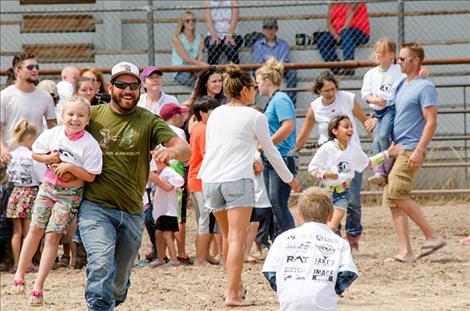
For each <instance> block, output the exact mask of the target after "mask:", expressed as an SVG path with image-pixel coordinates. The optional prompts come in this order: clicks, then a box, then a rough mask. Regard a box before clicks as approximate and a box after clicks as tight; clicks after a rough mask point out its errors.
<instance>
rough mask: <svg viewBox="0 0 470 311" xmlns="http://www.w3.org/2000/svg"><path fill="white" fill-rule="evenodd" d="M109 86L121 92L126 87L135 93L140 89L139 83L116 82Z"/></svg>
mask: <svg viewBox="0 0 470 311" xmlns="http://www.w3.org/2000/svg"><path fill="white" fill-rule="evenodd" d="M111 84H112V85H114V86H115V87H117V88H118V89H121V90H125V89H126V88H127V87H129V88H130V89H131V90H133V91H135V90H137V89H139V88H140V82H131V83H127V82H124V81H120V80H116V81H114V82H112V83H111Z"/></svg>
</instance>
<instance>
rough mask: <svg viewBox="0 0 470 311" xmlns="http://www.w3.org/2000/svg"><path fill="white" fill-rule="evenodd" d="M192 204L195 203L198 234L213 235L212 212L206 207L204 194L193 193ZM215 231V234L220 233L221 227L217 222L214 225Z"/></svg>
mask: <svg viewBox="0 0 470 311" xmlns="http://www.w3.org/2000/svg"><path fill="white" fill-rule="evenodd" d="M191 202H192V203H193V207H194V210H195V212H196V222H197V233H198V234H208V233H211V230H210V229H211V227H210V218H211V211H210V210H209V209H208V208H207V207H206V206H205V200H204V194H203V193H202V192H191ZM212 217H213V216H212ZM213 231H214V232H215V233H220V229H219V225H218V224H217V222H216V223H215V225H214V228H213Z"/></svg>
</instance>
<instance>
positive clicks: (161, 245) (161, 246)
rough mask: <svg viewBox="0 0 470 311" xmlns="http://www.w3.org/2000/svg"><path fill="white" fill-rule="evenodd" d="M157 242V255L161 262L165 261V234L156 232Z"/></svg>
mask: <svg viewBox="0 0 470 311" xmlns="http://www.w3.org/2000/svg"><path fill="white" fill-rule="evenodd" d="M155 242H156V244H157V255H158V260H160V262H163V261H164V258H165V240H164V239H163V232H162V231H160V230H155Z"/></svg>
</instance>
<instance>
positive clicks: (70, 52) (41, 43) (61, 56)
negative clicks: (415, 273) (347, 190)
mask: <svg viewBox="0 0 470 311" xmlns="http://www.w3.org/2000/svg"><path fill="white" fill-rule="evenodd" d="M211 2H212V6H214V7H213V8H212V9H211V10H209V12H206V10H207V7H206V6H205V3H204V1H202V0H194V1H180V0H178V1H169V0H168V1H166V0H159V1H145V0H136V1H131V2H129V1H128V2H126V1H105V0H68V1H67V0H63V1H58V0H57V1H56V0H54V1H41V0H20V1H1V2H0V6H1V13H0V17H1V19H0V27H1V29H0V30H1V31H0V42H1V49H0V69H1V73H2V74H1V76H0V83H1V84H2V85H4V84H5V81H6V75H5V72H6V70H7V69H8V68H9V67H10V66H11V61H12V58H13V55H14V54H16V53H18V52H20V51H22V50H30V51H33V52H34V53H35V54H36V55H37V58H38V61H39V62H40V64H41V70H47V71H43V72H42V73H41V77H42V78H52V79H54V80H57V81H58V80H59V79H60V70H61V69H62V68H63V67H64V66H66V65H72V66H76V67H78V68H81V67H85V66H95V67H98V68H101V69H102V70H103V71H104V73H105V77H109V68H111V67H112V66H113V65H114V64H116V63H117V62H120V61H124V60H125V61H130V62H133V63H135V64H136V65H137V66H139V67H141V68H142V67H145V66H148V65H157V66H162V67H163V69H164V71H165V73H164V90H165V92H167V93H170V94H174V95H176V96H177V97H178V99H179V100H180V101H184V100H185V99H186V98H187V97H188V96H189V94H190V92H191V87H190V86H187V84H191V80H190V81H189V83H185V82H187V81H185V80H178V79H177V80H175V75H176V74H177V73H176V72H175V71H181V75H182V76H183V77H184V76H185V75H184V74H186V76H189V77H191V74H190V72H192V70H194V69H190V68H191V67H187V68H188V69H187V71H186V69H185V66H187V65H189V64H191V62H189V61H187V60H188V59H187V58H186V57H181V56H180V58H178V57H177V56H175V52H174V51H173V48H174V47H175V43H174V42H175V38H174V37H175V35H179V36H180V37H179V38H180V41H181V40H183V41H184V39H182V37H181V35H180V30H181V28H182V26H185V27H186V25H188V27H192V28H194V33H195V34H196V36H195V37H196V38H200V40H201V42H198V43H197V44H194V42H191V41H188V42H182V43H183V44H182V46H183V47H185V46H186V48H187V49H186V55H187V56H192V57H191V58H192V59H194V60H196V61H198V62H196V63H193V64H205V63H218V64H225V63H227V62H229V61H232V62H238V63H240V64H254V63H261V62H263V61H264V60H265V59H266V58H267V57H268V56H270V55H271V54H274V55H273V56H275V57H277V58H284V57H287V58H288V61H289V62H290V63H292V64H305V63H314V64H322V63H323V61H324V60H328V61H343V60H352V59H354V60H356V61H369V60H371V54H372V48H373V45H374V43H375V42H376V41H377V40H379V39H380V38H383V37H391V38H392V39H394V40H395V41H396V42H397V43H398V44H399V43H400V42H405V41H418V42H420V43H422V44H423V45H424V48H425V52H426V58H427V59H431V60H435V59H447V60H448V59H459V58H460V59H462V58H467V59H468V57H469V56H470V35H469V32H468V31H465V29H467V28H468V22H469V20H470V2H469V1H367V2H366V3H362V4H361V3H359V2H354V1H351V2H350V3H348V5H347V6H346V5H344V4H339V3H336V2H335V1H328V2H326V1H244V0H241V1H239V3H238V9H234V8H232V7H231V4H230V3H231V1H211ZM219 3H220V5H221V6H220V7H217V8H216V7H215V6H217V5H219ZM348 7H349V9H351V8H354V9H355V10H354V11H348ZM188 11H189V12H191V13H188ZM348 12H355V13H351V14H352V15H351V16H352V18H351V23H350V25H351V26H354V27H355V29H360V30H361V31H360V32H358V31H356V30H354V31H350V32H347V29H342V25H341V23H343V22H344V19H345V15H348V14H349V13H348ZM206 13H207V14H206ZM237 15H238V18H237V25H236V27H233V25H232V26H230V21H231V20H232V17H236V16H237ZM328 16H330V18H328ZM227 21H229V22H228V24H227ZM329 21H330V22H331V23H332V26H333V28H335V29H336V32H337V33H338V34H339V36H340V37H337V36H336V34H334V35H333V34H332V33H331V32H329V27H328V25H329V23H328V22H329ZM211 24H212V25H214V26H213V27H212V26H210V25H211ZM218 30H219V31H218ZM214 31H215V32H214ZM273 32H274V33H275V35H276V38H277V39H282V40H283V41H282V42H281V41H279V40H277V41H273V42H271V40H269V38H268V37H269V36H271V35H272V33H273ZM214 33H215V36H216V37H218V40H215V39H214V37H215V36H214ZM201 35H202V36H204V38H202V37H201ZM365 37H366V38H365ZM332 38H333V40H332ZM232 39H233V40H232ZM337 39H338V40H337ZM283 42H285V45H284V43H283ZM280 43H283V45H281V48H280V49H278V50H276V49H275V47H278V46H279V44H280ZM198 44H200V45H202V53H201V54H202V55H199V54H200V51H199V49H198V47H199V45H198ZM352 46H354V51H353V52H352V51H351V49H352V48H351V47H352ZM256 47H258V48H259V49H258V51H256ZM260 47H261V48H260ZM176 54H178V53H176ZM181 59H182V60H183V61H181ZM173 65H178V66H183V68H181V67H171V66H173ZM343 65H344V64H342V65H341V64H339V65H337V68H333V69H332V70H334V71H335V72H336V73H337V74H339V75H340V77H341V80H342V81H341V86H342V87H343V88H346V89H350V90H352V91H353V92H354V93H355V94H356V95H357V96H360V93H359V89H360V86H361V84H362V78H363V76H364V74H365V72H366V71H367V70H368V69H369V68H367V67H361V66H359V67H358V68H355V69H354V70H351V69H348V68H349V67H346V66H343ZM318 67H319V66H315V65H312V66H307V67H302V68H297V69H291V70H287V71H286V74H285V87H286V88H289V89H290V91H291V92H290V95H291V97H292V98H293V99H295V100H296V109H297V111H298V114H299V118H298V123H297V128H298V129H300V127H301V125H302V122H303V117H302V115H304V112H305V110H306V109H307V108H308V106H309V104H310V102H311V101H312V100H313V99H314V95H312V93H311V92H310V91H308V88H310V87H311V85H312V81H313V78H314V77H315V76H316V75H317V74H318V73H319V72H320V71H322V70H324V68H318ZM428 68H429V70H430V73H431V76H430V78H431V79H432V80H433V82H434V83H436V84H437V85H444V86H446V87H439V89H438V90H439V104H440V109H441V111H444V113H440V114H439V128H438V133H437V135H436V136H437V137H436V139H435V140H434V141H433V143H432V150H431V151H430V152H429V153H428V156H427V160H428V163H429V164H433V163H437V164H442V163H447V165H449V166H446V167H443V166H442V165H441V166H440V167H435V166H432V167H429V168H425V169H423V170H422V173H421V175H420V178H419V180H418V185H417V187H418V189H467V190H468V189H469V187H470V185H469V172H470V171H469V169H470V168H469V167H468V163H469V155H468V153H469V147H468V141H469V132H470V131H469V129H468V124H470V123H469V122H470V115H469V113H468V109H469V108H468V106H467V105H468V104H467V103H469V102H470V95H469V86H468V81H470V79H469V78H470V63H469V62H467V63H464V64H460V65H458V66H457V65H452V64H444V63H442V64H439V65H429V67H428ZM465 82H466V83H467V84H466V85H465V84H464V83H465ZM264 100H265V99H263V98H259V100H258V103H259V105H263V104H264ZM366 106H367V105H365V104H364V105H363V107H364V108H365V109H367V108H366ZM446 110H448V112H445V111H446ZM315 132H316V131H314V133H313V134H312V141H315V136H316V133H315ZM361 136H363V137H364V138H365V143H364V148H365V149H367V150H370V144H369V143H368V142H367V139H366V134H365V133H364V132H363V131H362V132H361ZM439 137H440V138H439ZM312 153H313V149H306V151H304V156H303V157H302V159H303V161H302V163H305V161H306V159H308V158H309V157H311V154H312ZM459 163H460V164H459ZM366 175H367V174H366ZM366 177H368V176H365V177H364V178H366ZM308 178H309V177H305V183H309V182H310V181H309V180H308ZM364 189H366V190H374V189H372V188H370V189H369V188H368V186H367V185H366V184H365V187H364Z"/></svg>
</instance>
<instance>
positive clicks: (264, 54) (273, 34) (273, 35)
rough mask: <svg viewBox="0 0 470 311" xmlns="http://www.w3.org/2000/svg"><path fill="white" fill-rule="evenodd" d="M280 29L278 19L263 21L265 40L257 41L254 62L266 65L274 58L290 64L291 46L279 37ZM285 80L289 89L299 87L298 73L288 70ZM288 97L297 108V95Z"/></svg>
mask: <svg viewBox="0 0 470 311" xmlns="http://www.w3.org/2000/svg"><path fill="white" fill-rule="evenodd" d="M278 29H279V28H278V25H277V20H276V19H274V18H268V19H265V20H264V21H263V33H264V38H262V39H260V40H258V41H256V42H255V44H254V45H253V60H254V61H255V63H257V64H264V63H265V62H266V61H267V60H268V59H270V58H271V57H274V58H275V59H276V60H277V61H278V62H281V61H282V62H284V63H288V62H289V45H288V44H287V42H286V41H285V40H283V39H281V38H279V37H278V36H277V31H278ZM284 79H285V80H286V86H287V87H288V88H293V87H296V86H297V72H296V71H295V70H286V71H285V72H284ZM288 95H289V97H290V98H291V100H292V102H293V104H294V107H295V103H296V97H297V95H296V93H295V92H290V93H288Z"/></svg>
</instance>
